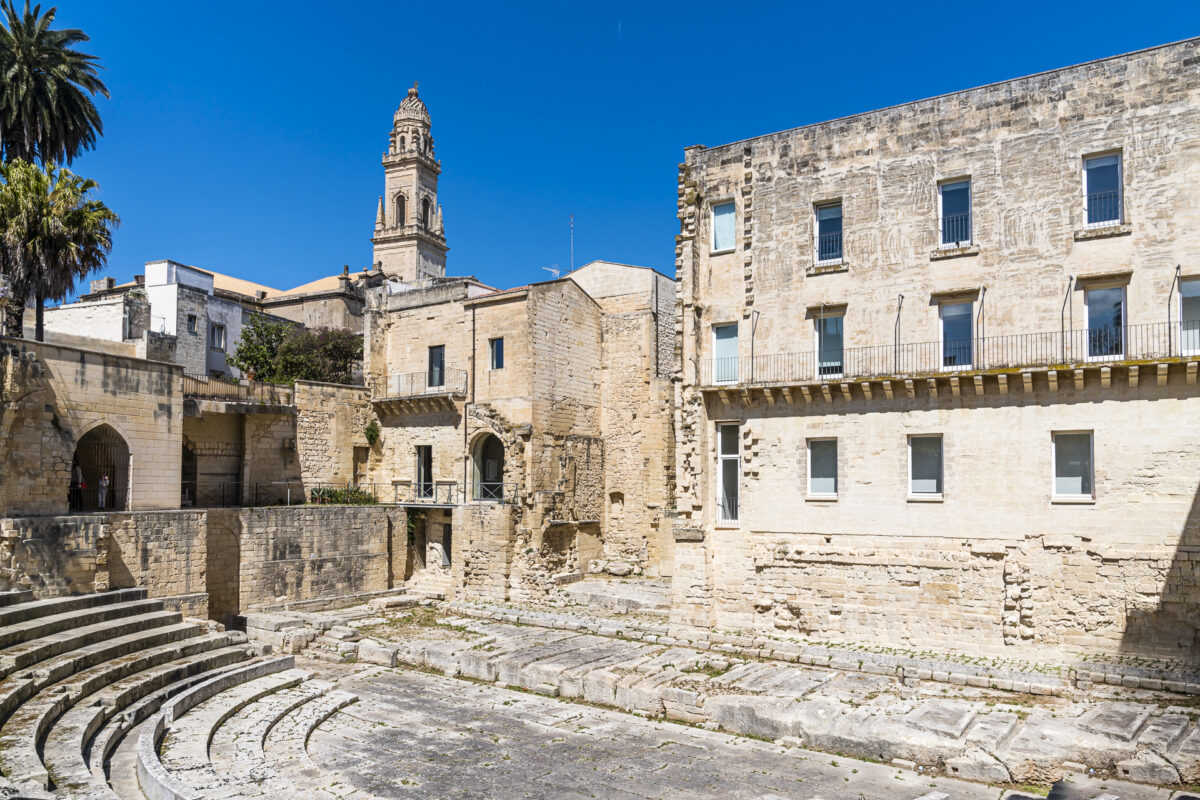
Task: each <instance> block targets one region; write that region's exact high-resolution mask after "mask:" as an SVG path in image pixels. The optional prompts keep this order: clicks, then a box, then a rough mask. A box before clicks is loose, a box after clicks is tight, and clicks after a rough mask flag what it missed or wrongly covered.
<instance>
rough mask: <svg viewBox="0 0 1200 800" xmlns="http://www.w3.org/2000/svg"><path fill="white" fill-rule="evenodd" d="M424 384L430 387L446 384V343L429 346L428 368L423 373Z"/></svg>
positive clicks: (434, 387)
mask: <svg viewBox="0 0 1200 800" xmlns="http://www.w3.org/2000/svg"><path fill="white" fill-rule="evenodd" d="M425 385H426V386H427V387H429V388H430V389H436V388H437V387H439V386H445V385H446V345H444V344H439V345H434V346H432V347H430V348H429V369H428V371H427V372H426V373H425Z"/></svg>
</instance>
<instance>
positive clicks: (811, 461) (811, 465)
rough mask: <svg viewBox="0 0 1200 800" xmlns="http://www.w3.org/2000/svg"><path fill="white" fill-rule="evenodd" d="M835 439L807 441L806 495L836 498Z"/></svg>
mask: <svg viewBox="0 0 1200 800" xmlns="http://www.w3.org/2000/svg"><path fill="white" fill-rule="evenodd" d="M837 473H838V447H837V439H809V440H808V494H809V496H811V497H837V491H838V488H837Z"/></svg>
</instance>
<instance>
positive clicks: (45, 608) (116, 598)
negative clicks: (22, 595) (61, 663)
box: [0, 589, 146, 629]
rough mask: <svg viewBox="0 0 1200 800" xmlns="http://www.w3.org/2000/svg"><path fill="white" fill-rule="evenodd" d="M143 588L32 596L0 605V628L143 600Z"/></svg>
mask: <svg viewBox="0 0 1200 800" xmlns="http://www.w3.org/2000/svg"><path fill="white" fill-rule="evenodd" d="M145 599H146V590H145V589H116V590H114V591H111V592H94V593H92V594H80V595H72V596H70V597H50V598H47V599H45V600H34V599H33V598H32V596H30V597H29V598H27V599H25V600H22V601H21V602H19V603H16V604H13V605H9V606H0V629H2V628H7V627H9V626H10V625H16V624H17V623H19V622H26V621H28V620H31V619H37V618H38V617H49V616H53V615H56V614H67V613H70V612H72V611H81V610H83V609H87V608H95V607H96V606H105V605H112V604H114V603H126V602H129V601H131V600H145Z"/></svg>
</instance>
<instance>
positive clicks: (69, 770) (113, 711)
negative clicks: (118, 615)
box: [42, 633, 255, 796]
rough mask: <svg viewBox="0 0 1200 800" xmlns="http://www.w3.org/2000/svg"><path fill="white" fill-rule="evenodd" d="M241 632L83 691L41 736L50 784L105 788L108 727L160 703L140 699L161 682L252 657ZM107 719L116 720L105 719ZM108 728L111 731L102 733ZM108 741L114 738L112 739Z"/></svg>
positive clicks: (173, 683) (168, 684) (176, 682)
mask: <svg viewBox="0 0 1200 800" xmlns="http://www.w3.org/2000/svg"><path fill="white" fill-rule="evenodd" d="M240 638H241V637H240V635H238V634H233V633H219V634H210V635H208V636H204V637H201V638H199V639H196V640H192V641H189V642H187V643H186V644H184V645H183V646H175V647H174V650H175V652H174V655H175V658H174V659H173V660H170V661H167V662H166V663H160V664H155V665H153V666H151V665H149V664H147V665H146V668H144V669H142V670H140V671H138V672H135V673H133V674H131V675H129V676H128V677H125V678H124V679H122V680H114V682H112V683H111V684H110V685H108V686H107V687H104V688H103V690H101V691H96V692H93V693H92V694H89V695H87V696H81V697H80V698H79V700H78V701H77V702H76V703H75V704H74V706H73V707H72V708H71V709H70V710H69V711H67V712H66V713H64V714H63V715H62V716H61V717H60V718H59V719H58V721H57V722H55V723H54V726H53V727H52V728H51V729H50V731H49V734H48V735H47V736H46V737H45V743H44V746H43V758H42V761H43V764H44V765H45V767H46V770H47V772H48V773H49V777H50V781H51V783H52V784H53V785H54V787H55V788H56V789H57V790H58V791H59V792H60V793H61V792H68V793H70V794H71V795H72V796H75V795H79V794H82V793H83V792H85V791H89V790H96V789H103V788H104V787H105V781H104V772H103V760H104V758H105V757H106V756H107V755H108V749H109V748H111V745H110V744H109V736H111V733H112V731H115V730H117V729H118V728H120V726H121V724H122V722H128V723H129V724H132V723H133V722H134V721H135V720H136V721H140V719H145V718H146V717H148V716H149V715H150V714H151V713H153V711H156V710H157V708H158V705H153V706H152V707H140V708H139V707H138V706H140V702H139V701H141V700H143V699H144V698H146V697H148V696H153V695H155V694H158V693H159V692H161V691H163V690H164V688H165V689H171V688H174V689H175V691H181V690H182V689H183V688H186V687H187V685H188V684H186V683H181V682H183V681H187V680H189V679H193V680H196V681H198V680H201V679H205V678H208V677H213V672H212V670H214V669H219V668H221V667H225V666H228V665H230V664H237V663H242V662H244V661H246V660H247V659H249V658H251V657H253V655H254V653H255V650H254V649H253V648H252V647H250V646H248V645H246V644H244V643H240V642H239V639H240ZM158 649H160V650H164V651H166V650H168V648H158ZM148 654H149V653H147V655H148ZM151 660H154V661H158V660H159V659H158V658H153V659H151ZM163 699H165V697H164V696H163V695H159V697H158V703H160V704H161V702H162V700H163ZM139 712H140V713H141V714H142V716H141V718H140V719H138V718H137V717H136V714H137V713H139ZM110 722H112V723H114V724H112V725H109V723H110ZM126 727H128V726H126ZM106 731H107V732H108V734H109V735H108V736H104V737H103V738H102V734H103V733H104V732H106ZM93 737H95V738H93ZM112 743H113V744H115V743H116V742H115V740H114V741H113V742H112ZM89 757H90V758H91V759H93V760H98V761H99V762H100V767H101V768H100V770H99V778H97V777H96V775H95V773H94V772H93V770H92V769H91V768H90V767H89V763H88V762H89Z"/></svg>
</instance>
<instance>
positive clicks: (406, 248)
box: [371, 82, 448, 282]
mask: <svg viewBox="0 0 1200 800" xmlns="http://www.w3.org/2000/svg"><path fill="white" fill-rule="evenodd" d="M429 130H430V124H429V110H428V109H427V108H425V104H424V103H423V102H421V98H420V97H419V96H418V95H417V84H416V82H414V83H413V87H412V88H411V89H409V90H408V97H405V98H404V100H402V101H401V102H400V107H399V108H397V109H396V114H395V116H394V117H393V118H392V133H391V136H390V137H389V141H388V149H387V152H386V153H384V155H383V183H384V193H383V196H382V197H380V198H379V206H378V208H377V209H376V212H375V235H374V236H373V237H372V238H371V243H372V244H373V245H374V254H375V255H374V259H373V262H374V263H375V264H378V265H380V266H381V267H382V269H383V272H384V274H385V275H387V276H389V277H393V278H397V279H399V280H401V281H405V282H410V281H418V280H421V279H422V278H440V277H444V276H445V274H446V250H447V249H448V248H447V247H446V231H445V228H444V227H442V207H441V206H440V205H438V199H437V186H438V175H439V174H440V173H441V171H442V165H441V164H440V163H439V162H438V160H437V159H436V158H434V156H433V137H432V136H431V135H430V133H429Z"/></svg>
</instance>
